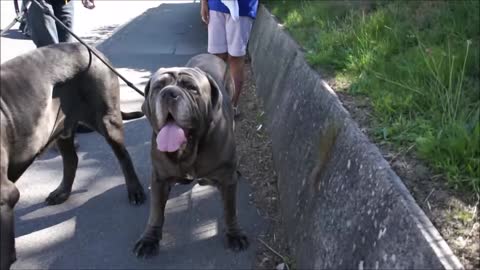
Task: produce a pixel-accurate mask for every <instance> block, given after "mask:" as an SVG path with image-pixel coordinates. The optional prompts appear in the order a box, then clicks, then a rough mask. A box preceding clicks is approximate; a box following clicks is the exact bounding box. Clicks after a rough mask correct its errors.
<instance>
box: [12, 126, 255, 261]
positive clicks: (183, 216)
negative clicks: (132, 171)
mask: <svg viewBox="0 0 480 270" xmlns="http://www.w3.org/2000/svg"><path fill="white" fill-rule="evenodd" d="M125 134H126V144H127V145H128V147H127V148H128V150H129V152H130V154H131V156H132V160H133V161H134V166H135V168H136V171H137V174H138V176H139V178H140V180H141V182H142V185H143V186H144V188H145V190H146V192H147V193H148V187H149V185H148V181H149V177H150V161H149V160H150V158H149V150H150V143H149V141H150V135H151V134H150V129H149V126H148V123H147V121H146V119H145V118H142V119H137V120H133V121H129V122H127V123H125ZM79 143H80V144H81V149H82V150H81V151H79V152H80V155H81V157H82V158H81V160H80V162H79V165H81V164H80V163H82V162H87V161H90V162H92V160H93V161H94V162H95V163H94V164H92V165H89V166H84V167H82V168H81V169H80V170H91V169H92V168H95V167H99V168H100V169H98V171H97V172H96V173H94V174H92V175H91V176H90V177H87V178H89V179H82V178H79V179H76V184H75V185H74V189H73V192H72V195H71V197H70V198H69V200H67V201H66V202H65V203H63V204H61V205H57V206H47V205H46V204H45V203H44V202H42V203H36V204H31V205H26V206H25V207H23V208H19V209H18V210H16V211H15V214H16V236H17V238H16V242H17V244H16V246H17V257H18V261H17V262H16V263H15V264H14V265H13V269H25V268H32V267H33V268H38V267H39V266H42V267H45V266H48V267H49V268H53V269H70V268H91V267H95V268H104V269H107V268H108V269H110V268H122V269H149V268H150V269H153V268H155V269H158V268H190V269H191V268H192V267H193V268H196V269H198V268H201V269H204V268H250V267H251V262H252V261H253V260H254V256H255V255H254V249H255V245H252V246H253V247H251V248H250V249H249V251H247V252H242V253H238V254H237V253H234V252H232V251H229V250H227V249H226V248H225V244H224V234H223V231H224V224H223V207H222V204H221V199H220V196H219V194H218V192H217V191H216V189H214V188H211V187H200V186H195V187H192V185H186V186H182V185H180V186H175V187H173V189H172V192H171V194H170V199H169V202H168V203H167V209H166V214H165V225H164V235H163V239H162V241H161V245H160V254H159V255H158V256H156V257H154V258H153V259H149V260H142V259H137V258H136V257H135V256H134V254H133V253H132V248H133V245H134V244H135V242H136V240H137V239H138V238H139V236H140V235H141V233H142V232H143V230H144V228H145V225H146V223H147V219H148V212H149V208H150V207H149V202H150V198H149V195H148V199H147V202H146V203H145V204H144V205H142V206H132V205H129V203H128V200H127V193H126V188H125V185H124V178H123V174H122V173H121V170H120V166H119V165H118V162H117V160H116V158H115V157H114V155H113V152H112V150H111V149H110V147H109V146H108V145H107V143H106V142H105V140H104V139H103V137H101V136H100V135H96V134H86V135H83V134H82V135H81V136H79ZM57 162H60V161H58V160H57ZM79 175H80V176H82V174H81V173H80V174H79ZM59 176H60V175H59ZM32 185H35V183H32ZM250 193H251V192H250V190H249V187H248V185H247V184H246V183H245V182H242V183H240V185H239V191H238V195H239V196H238V206H239V207H237V208H238V214H239V223H240V225H242V226H243V228H244V229H245V231H246V233H247V235H248V236H249V237H250V240H251V242H255V240H254V239H255V237H256V233H258V232H259V231H260V227H262V221H261V219H260V217H259V216H258V215H257V212H256V210H255V208H254V207H253V206H252V205H250V203H249V196H248V194H250ZM46 195H48V194H46ZM26 196H29V194H26Z"/></svg>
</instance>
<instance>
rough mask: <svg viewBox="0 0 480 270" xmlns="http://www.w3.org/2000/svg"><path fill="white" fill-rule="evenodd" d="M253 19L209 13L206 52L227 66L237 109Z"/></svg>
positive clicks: (233, 100)
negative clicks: (232, 83)
mask: <svg viewBox="0 0 480 270" xmlns="http://www.w3.org/2000/svg"><path fill="white" fill-rule="evenodd" d="M252 24H253V19H252V18H250V17H244V16H241V17H239V18H237V19H236V20H234V19H233V18H232V17H231V15H230V14H227V13H222V12H218V11H213V10H210V11H209V22H208V52H209V53H211V54H214V55H216V56H218V57H220V58H222V59H223V60H224V61H225V62H226V63H227V64H228V66H229V70H230V75H231V76H232V79H233V82H234V85H235V91H234V94H233V97H232V103H233V106H234V107H237V105H238V100H239V97H240V93H241V91H242V86H243V80H244V79H243V71H244V66H245V55H246V53H247V44H248V40H249V38H250V31H251V30H252Z"/></svg>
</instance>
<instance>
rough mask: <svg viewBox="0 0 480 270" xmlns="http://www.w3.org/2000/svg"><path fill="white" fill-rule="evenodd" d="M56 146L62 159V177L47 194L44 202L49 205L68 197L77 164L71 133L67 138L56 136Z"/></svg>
mask: <svg viewBox="0 0 480 270" xmlns="http://www.w3.org/2000/svg"><path fill="white" fill-rule="evenodd" d="M57 147H58V150H59V151H60V154H61V155H62V160H63V179H62V182H61V183H60V185H59V186H58V187H57V188H56V189H55V190H54V191H52V192H51V193H50V195H48V197H47V199H46V202H47V203H48V204H50V205H54V204H60V203H63V202H64V201H66V200H67V199H68V197H69V196H70V192H71V191H72V185H73V180H74V179H75V173H76V172H77V166H78V156H77V152H76V151H75V145H74V136H73V135H71V134H70V137H67V138H64V137H60V138H58V139H57Z"/></svg>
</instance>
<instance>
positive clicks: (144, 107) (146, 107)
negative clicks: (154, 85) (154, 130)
mask: <svg viewBox="0 0 480 270" xmlns="http://www.w3.org/2000/svg"><path fill="white" fill-rule="evenodd" d="M151 81H152V79H149V80H148V82H147V85H145V90H144V91H143V93H144V98H145V99H144V100H143V104H142V112H143V114H145V116H147V118H149V117H150V105H148V100H149V98H148V93H149V92H150V82H151Z"/></svg>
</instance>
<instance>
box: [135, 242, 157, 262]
mask: <svg viewBox="0 0 480 270" xmlns="http://www.w3.org/2000/svg"><path fill="white" fill-rule="evenodd" d="M159 242H160V241H159V240H154V239H147V238H141V239H140V240H138V241H137V243H136V244H135V247H134V248H133V253H135V255H136V256H137V257H139V258H149V257H152V256H156V255H157V254H158V250H159V247H158V246H159Z"/></svg>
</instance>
